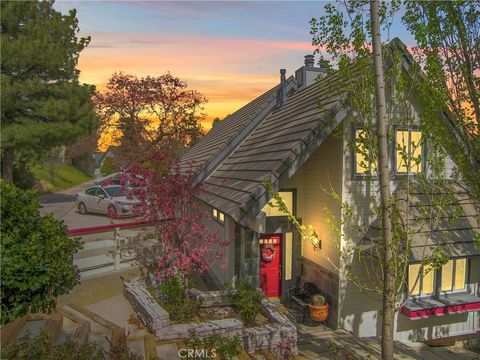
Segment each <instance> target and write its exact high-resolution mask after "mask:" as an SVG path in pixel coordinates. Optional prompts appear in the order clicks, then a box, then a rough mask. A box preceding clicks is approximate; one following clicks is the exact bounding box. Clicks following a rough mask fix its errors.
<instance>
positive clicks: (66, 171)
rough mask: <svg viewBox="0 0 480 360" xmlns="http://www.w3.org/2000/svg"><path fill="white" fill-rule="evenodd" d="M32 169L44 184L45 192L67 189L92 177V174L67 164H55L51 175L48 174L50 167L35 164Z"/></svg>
mask: <svg viewBox="0 0 480 360" xmlns="http://www.w3.org/2000/svg"><path fill="white" fill-rule="evenodd" d="M32 171H33V173H34V174H35V177H36V178H37V179H38V180H40V181H42V183H44V184H45V185H46V188H47V192H50V191H52V192H53V191H59V190H63V189H68V188H69V187H72V186H75V185H78V184H81V183H83V182H85V181H87V180H90V179H91V178H92V176H90V175H88V174H86V173H84V172H82V171H80V170H77V169H75V168H74V167H73V166H72V165H67V164H58V165H55V166H54V168H53V176H52V174H50V169H48V168H47V167H45V168H44V167H42V166H41V165H35V166H34V167H33V169H32Z"/></svg>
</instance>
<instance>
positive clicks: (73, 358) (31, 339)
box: [1, 331, 143, 360]
mask: <svg viewBox="0 0 480 360" xmlns="http://www.w3.org/2000/svg"><path fill="white" fill-rule="evenodd" d="M1 358H2V359H16V360H30V359H41V360H58V359H62V360H140V359H143V357H141V356H139V355H138V354H136V353H134V352H132V351H131V350H130V349H129V348H128V347H127V346H126V345H125V344H123V345H122V346H116V347H115V349H110V351H105V350H104V349H103V348H102V347H100V346H99V345H97V344H96V343H95V342H89V343H87V344H84V345H79V344H78V343H77V342H76V341H75V338H72V337H67V339H66V340H65V342H64V343H63V344H59V345H55V346H53V341H52V336H51V335H49V334H48V333H46V332H45V331H42V332H41V333H40V335H38V336H32V335H31V334H30V332H27V333H26V334H25V335H24V336H22V337H21V338H20V339H18V340H16V341H15V342H14V343H11V344H9V345H8V346H6V347H5V348H3V349H2V352H1Z"/></svg>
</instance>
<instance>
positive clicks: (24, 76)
mask: <svg viewBox="0 0 480 360" xmlns="http://www.w3.org/2000/svg"><path fill="white" fill-rule="evenodd" d="M78 30H79V29H78V20H77V18H76V12H75V10H71V11H70V12H69V13H68V14H67V15H63V14H61V13H60V12H58V11H56V10H55V9H54V8H53V1H41V2H40V1H3V2H2V3H1V24H0V36H1V38H0V42H1V53H2V61H1V73H2V74H1V87H2V97H1V122H2V124H1V130H2V134H1V151H2V177H3V178H4V179H6V180H8V181H12V178H13V160H14V154H15V152H21V153H24V154H25V153H26V154H38V153H42V152H44V151H46V150H49V149H50V148H52V147H54V146H58V145H61V144H68V143H70V142H72V141H74V140H75V139H77V138H79V137H80V136H84V135H87V134H89V133H91V131H92V130H93V129H94V127H95V126H96V117H95V115H94V112H93V105H92V101H91V96H92V94H93V92H94V87H93V86H90V85H85V84H80V83H79V81H78V76H79V71H78V69H77V63H78V58H79V54H80V52H81V51H82V50H83V49H84V48H85V47H86V46H87V45H88V43H89V41H90V39H89V38H78V37H77V33H78Z"/></svg>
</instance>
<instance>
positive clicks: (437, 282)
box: [405, 256, 471, 299]
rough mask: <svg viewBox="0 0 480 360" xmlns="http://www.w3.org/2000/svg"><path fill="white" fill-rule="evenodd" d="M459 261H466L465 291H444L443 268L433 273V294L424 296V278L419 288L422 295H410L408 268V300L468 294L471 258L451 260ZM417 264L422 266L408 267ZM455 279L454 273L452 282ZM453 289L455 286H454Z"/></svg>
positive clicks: (463, 257) (464, 257)
mask: <svg viewBox="0 0 480 360" xmlns="http://www.w3.org/2000/svg"><path fill="white" fill-rule="evenodd" d="M459 259H465V260H466V263H465V286H464V288H463V289H458V290H455V289H452V290H450V291H442V275H443V274H442V267H440V268H438V269H436V270H432V271H433V292H432V294H422V287H423V276H422V277H421V278H420V279H419V281H420V284H419V287H420V294H416V295H411V294H410V284H409V277H408V271H409V270H408V268H407V281H406V286H405V288H406V298H407V299H420V298H435V299H438V298H444V297H446V296H448V295H452V294H461V293H468V291H469V289H470V261H471V257H468V256H459V257H452V258H449V260H459ZM415 264H421V263H419V262H412V263H409V264H408V266H410V265H415ZM422 268H423V266H421V268H420V269H422ZM454 277H455V274H454V271H453V272H452V280H453V279H454ZM452 287H453V285H452Z"/></svg>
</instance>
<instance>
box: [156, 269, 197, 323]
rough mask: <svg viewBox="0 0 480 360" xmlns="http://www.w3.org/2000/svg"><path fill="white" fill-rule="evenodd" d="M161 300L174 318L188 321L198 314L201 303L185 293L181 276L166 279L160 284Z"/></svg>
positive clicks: (159, 297)
mask: <svg viewBox="0 0 480 360" xmlns="http://www.w3.org/2000/svg"><path fill="white" fill-rule="evenodd" d="M158 300H159V302H160V303H161V304H162V306H163V307H164V308H165V310H166V311H168V313H169V314H170V316H171V318H172V320H176V321H178V322H181V323H182V322H187V321H189V320H191V319H192V318H194V317H195V316H196V315H198V310H199V308H200V303H199V302H198V301H195V300H193V299H191V298H190V297H188V296H186V295H185V289H184V286H183V282H182V280H181V278H180V277H178V276H176V277H173V278H170V279H165V280H164V281H163V283H162V284H161V285H160V286H159V296H158Z"/></svg>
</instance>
